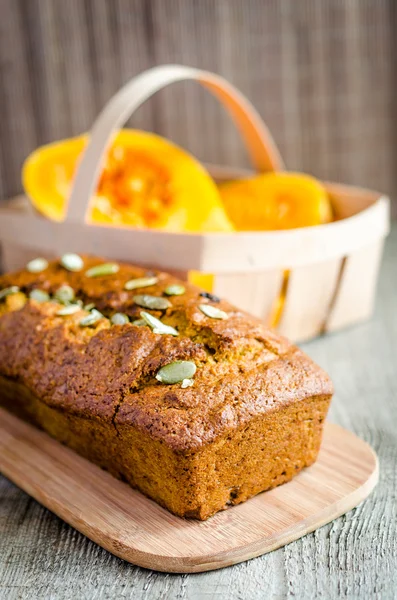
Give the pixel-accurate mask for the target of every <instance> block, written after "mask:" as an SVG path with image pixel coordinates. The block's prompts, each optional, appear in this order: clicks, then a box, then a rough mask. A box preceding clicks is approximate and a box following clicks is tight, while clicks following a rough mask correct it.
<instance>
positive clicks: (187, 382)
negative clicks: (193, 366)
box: [181, 379, 194, 389]
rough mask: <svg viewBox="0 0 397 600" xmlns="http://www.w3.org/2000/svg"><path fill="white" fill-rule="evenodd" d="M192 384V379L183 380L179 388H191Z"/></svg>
mask: <svg viewBox="0 0 397 600" xmlns="http://www.w3.org/2000/svg"><path fill="white" fill-rule="evenodd" d="M193 383H194V381H193V379H184V380H183V381H182V385H181V388H182V389H184V388H187V387H191V386H192V385H193Z"/></svg>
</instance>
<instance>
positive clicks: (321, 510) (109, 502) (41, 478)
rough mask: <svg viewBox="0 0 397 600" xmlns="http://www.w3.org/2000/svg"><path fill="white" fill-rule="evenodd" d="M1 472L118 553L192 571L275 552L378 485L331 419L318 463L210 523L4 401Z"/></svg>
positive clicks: (372, 458)
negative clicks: (185, 515) (162, 500)
mask: <svg viewBox="0 0 397 600" xmlns="http://www.w3.org/2000/svg"><path fill="white" fill-rule="evenodd" d="M0 471H1V472H2V473H3V474H4V475H5V476H6V477H8V478H9V479H10V480H11V481H13V482H14V483H15V484H16V485H18V486H19V487H20V488H22V489H23V490H24V491H25V492H27V493H28V494H30V495H31V496H32V497H33V498H35V499H36V500H37V501H38V502H40V503H41V504H43V505H44V506H45V507H47V508H48V509H49V510H51V511H52V512H54V513H55V514H56V515H58V516H59V517H60V518H61V519H63V520H64V521H66V522H67V523H69V524H70V525H71V526H72V527H74V528H75V529H77V530H78V531H80V532H81V533H83V534H84V535H86V536H87V537H89V538H90V539H91V540H93V541H94V542H96V543H97V544H99V545H100V546H102V547H103V548H106V550H108V551H109V552H112V553H113V554H116V555H117V556H119V557H120V558H123V559H125V560H127V561H129V562H131V563H134V564H136V565H140V566H142V567H146V568H148V569H155V570H158V571H168V572H176V573H193V572H199V571H210V570H213V569H219V568H221V567H226V566H228V565H232V564H235V563H238V562H241V561H244V560H248V559H250V558H253V557H256V556H260V555H261V554H264V553H266V552H270V551H271V550H275V549H276V548H279V547H280V546H283V545H285V544H288V543H289V542H292V541H293V540H296V539H298V538H300V537H302V536H304V535H305V534H307V533H309V532H311V531H313V530H314V529H317V528H318V527H321V526H322V525H324V524H326V523H329V522H330V521H332V520H333V519H335V518H336V517H339V516H340V515H342V514H344V513H345V512H347V511H348V510H350V509H352V508H354V507H355V506H357V505H358V504H359V503H360V502H362V500H364V499H365V498H366V497H367V496H368V495H369V493H370V492H371V490H372V489H373V488H374V487H375V485H376V482H377V479H378V461H377V457H376V454H375V453H374V451H373V450H372V449H371V448H370V447H369V446H368V444H366V443H365V442H363V441H362V440H360V439H359V438H358V437H356V436H355V435H354V434H353V433H351V432H349V431H346V430H345V429H343V428H341V427H339V426H337V425H333V424H330V423H327V424H326V427H325V434H324V441H323V446H322V449H321V452H320V456H319V459H318V461H317V463H316V464H315V465H313V466H312V467H310V468H308V469H305V470H304V471H303V472H302V473H300V474H299V475H298V476H297V477H295V479H293V480H292V481H291V482H290V483H287V484H285V485H282V486H280V487H278V488H276V489H274V490H271V491H269V492H265V493H263V494H260V495H258V496H256V497H255V498H252V499H251V500H249V501H248V502H245V503H244V504H240V505H239V506H236V507H233V508H231V509H229V510H227V511H224V512H221V513H218V514H217V515H215V516H214V517H212V518H211V519H209V520H208V521H205V522H199V521H193V520H184V519H181V518H179V517H175V516H174V515H172V514H170V513H169V512H168V511H167V510H165V509H163V508H161V507H160V506H158V505H157V504H156V503H155V502H152V501H151V500H149V499H148V498H146V497H145V496H143V495H142V494H140V493H139V492H137V491H135V490H132V489H131V488H129V487H128V486H127V485H126V484H125V483H122V482H121V481H118V480H116V479H114V478H113V477H112V476H111V475H109V474H108V473H106V472H104V471H102V470H101V469H100V468H99V467H96V466H95V465H93V464H91V463H89V462H88V461H86V460H85V459H83V458H81V457H80V456H78V455H77V454H75V453H74V452H72V451H71V450H69V449H68V448H65V447H64V446H62V445H61V444H59V443H58V442H56V441H55V440H53V439H51V438H50V437H49V436H47V435H46V434H45V433H43V432H41V431H39V430H37V429H35V428H33V427H32V426H30V425H28V424H26V423H24V422H22V421H20V420H19V419H17V418H16V417H14V416H12V415H10V414H9V413H7V412H6V411H4V410H3V409H0Z"/></svg>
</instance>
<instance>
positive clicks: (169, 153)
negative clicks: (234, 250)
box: [22, 129, 234, 232]
mask: <svg viewBox="0 0 397 600" xmlns="http://www.w3.org/2000/svg"><path fill="white" fill-rule="evenodd" d="M87 140H88V137H87V136H86V135H83V136H80V137H76V138H71V139H67V140H64V141H61V142H56V143H53V144H49V145H47V146H42V147H40V148H38V149H37V150H36V151H34V152H33V153H32V154H31V155H30V156H29V157H28V158H27V160H26V161H25V164H24V167H23V173H22V179H23V185H24V188H25V191H26V193H27V195H28V196H29V197H30V199H31V201H32V203H33V205H34V206H35V208H36V209H37V210H38V211H40V212H41V213H42V214H44V215H45V216H46V217H48V218H50V219H53V220H55V221H62V220H63V219H64V218H65V214H66V206H67V200H68V198H69V195H70V191H71V186H72V182H73V177H74V174H75V172H76V169H77V165H78V161H79V159H80V156H81V154H82V152H83V151H84V148H85V146H86V144H87ZM90 206H91V211H90V216H89V220H90V222H94V223H108V224H114V225H127V226H133V227H150V228H155V229H163V230H167V231H175V232H178V231H179V232H180V231H185V232H205V231H208V232H211V231H212V232H216V231H220V232H222V231H233V230H234V228H233V226H232V224H231V222H230V220H229V218H228V217H227V215H226V212H225V210H224V208H223V205H222V202H221V199H220V195H219V191H218V189H217V186H216V185H215V183H214V182H213V180H212V178H211V177H210V175H209V174H208V173H207V171H206V170H205V169H204V167H202V165H201V164H200V163H199V162H198V161H196V160H195V159H194V158H193V157H192V156H191V155H190V154H188V153H187V152H185V151H184V150H182V149H181V148H179V147H178V146H176V145H175V144H173V143H171V142H169V141H168V140H165V139H164V138H162V137H160V136H158V135H155V134H152V133H147V132H144V131H138V130H132V129H123V130H122V131H120V132H119V133H118V135H117V136H116V138H115V140H114V142H113V144H112V147H111V149H110V151H109V153H108V156H107V158H106V161H105V165H104V168H103V172H102V175H101V178H100V182H99V185H98V189H97V192H96V194H95V196H94V197H93V198H92V199H91V204H90Z"/></svg>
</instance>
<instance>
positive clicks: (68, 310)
mask: <svg viewBox="0 0 397 600" xmlns="http://www.w3.org/2000/svg"><path fill="white" fill-rule="evenodd" d="M79 310H81V307H80V306H79V305H78V304H68V305H67V306H64V307H63V308H61V309H60V310H58V312H57V313H56V314H57V315H58V316H59V317H66V316H68V315H74V314H75V313H77V312H79Z"/></svg>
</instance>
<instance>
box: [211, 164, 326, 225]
mask: <svg viewBox="0 0 397 600" xmlns="http://www.w3.org/2000/svg"><path fill="white" fill-rule="evenodd" d="M219 191H220V194H221V198H222V201H223V204H224V207H225V209H226V212H227V214H228V216H229V218H230V219H231V221H232V223H233V225H234V226H235V227H236V229H237V230H240V231H263V230H274V229H293V228H295V227H309V226H311V225H321V224H322V223H327V222H328V221H330V220H331V218H332V212H331V204H330V201H329V198H328V195H327V192H326V190H325V188H324V186H323V185H321V183H320V182H319V181H317V180H316V179H314V177H311V176H310V175H304V174H301V173H266V174H263V175H258V176H256V177H252V178H250V179H241V180H238V181H231V182H228V183H224V184H220V185H219Z"/></svg>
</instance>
